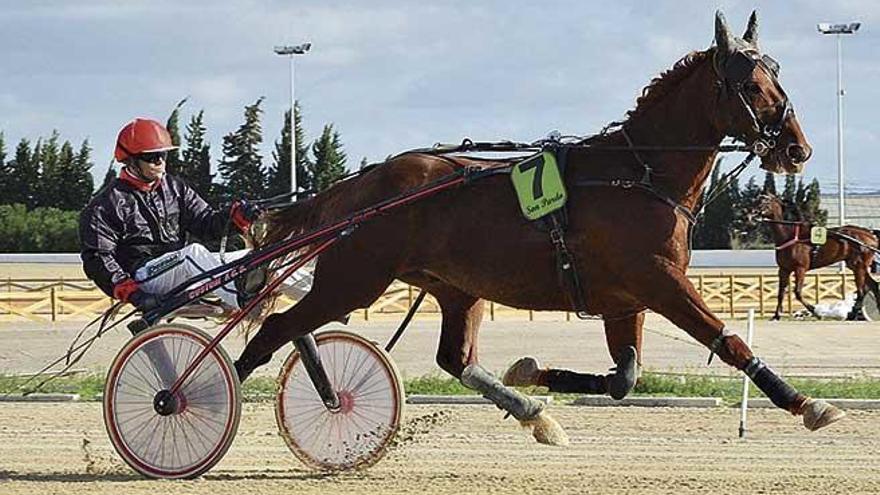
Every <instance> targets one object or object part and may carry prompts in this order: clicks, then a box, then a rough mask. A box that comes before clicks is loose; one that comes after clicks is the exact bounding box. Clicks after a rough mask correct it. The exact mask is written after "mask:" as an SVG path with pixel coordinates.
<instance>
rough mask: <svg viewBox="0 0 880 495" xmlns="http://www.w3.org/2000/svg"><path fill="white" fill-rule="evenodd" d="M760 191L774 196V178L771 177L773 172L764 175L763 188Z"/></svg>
mask: <svg viewBox="0 0 880 495" xmlns="http://www.w3.org/2000/svg"><path fill="white" fill-rule="evenodd" d="M761 191H762V192H764V193H765V194H772V195H774V196H776V176H775V175H773V172H767V173H765V174H764V187H762V188H761Z"/></svg>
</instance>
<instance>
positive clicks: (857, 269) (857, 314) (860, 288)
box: [846, 259, 876, 321]
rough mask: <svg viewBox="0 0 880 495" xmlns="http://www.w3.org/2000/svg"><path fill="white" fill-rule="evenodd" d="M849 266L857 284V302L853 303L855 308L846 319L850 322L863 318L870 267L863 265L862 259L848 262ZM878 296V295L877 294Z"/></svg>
mask: <svg viewBox="0 0 880 495" xmlns="http://www.w3.org/2000/svg"><path fill="white" fill-rule="evenodd" d="M847 266H848V267H849V269H850V270H852V272H853V277H854V278H855V282H856V300H855V302H854V303H853V307H852V309H851V310H850V312H849V314H848V315H846V319H847V320H848V321H854V320H858V319H860V318H861V316H862V304H864V300H865V294H866V293H867V286H868V278H869V277H870V276H869V275H868V266H869V265H867V266H866V265H865V264H864V263H862V260H861V259H856V260H854V261H849V260H848V261H847ZM875 295H876V294H875Z"/></svg>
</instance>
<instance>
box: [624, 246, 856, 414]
mask: <svg viewBox="0 0 880 495" xmlns="http://www.w3.org/2000/svg"><path fill="white" fill-rule="evenodd" d="M654 268H655V269H656V270H653V271H652V270H648V271H646V272H645V273H644V274H643V275H644V276H645V277H647V278H648V279H649V280H651V281H652V284H651V285H650V287H645V291H643V292H642V294H641V298H642V301H643V302H644V303H645V304H647V305H648V307H650V308H651V309H653V310H654V311H656V312H658V313H660V314H662V315H663V316H665V317H666V318H668V319H669V320H670V321H672V323H674V324H675V325H676V326H678V327H679V328H681V329H683V330H684V331H686V332H687V333H688V334H690V335H691V336H692V337H693V338H695V339H696V340H697V341H699V342H700V343H702V344H703V345H705V346H706V347H708V348H709V349H710V351H711V352H712V353H714V354H717V355H718V357H719V358H721V359H722V360H723V361H724V362H725V363H727V364H729V365H731V366H734V367H735V368H737V369H739V370H741V371H743V372H744V373H745V374H746V375H747V376H748V377H749V378H750V379H751V380H752V382H753V383H754V384H755V385H756V386H757V387H758V388H759V389H760V390H761V391H762V392H764V394H765V395H766V396H767V397H768V398H770V400H771V401H772V402H773V404H774V405H776V406H777V407H779V408H781V409H785V410H787V411H789V412H791V413H792V414H795V415H803V416H804V425H805V426H806V427H807V428H809V429H811V430H815V429H818V428H821V427H823V426H826V425H828V424H831V423H833V422H835V421H837V420H838V419H840V418H841V417H843V416H844V413H843V412H842V411H840V410H839V409H837V408H836V407H834V406H832V405H830V404H828V403H826V402H825V401H822V400H816V399H810V398H808V397H807V396H805V395H803V394H801V393H799V392H798V391H797V390H795V389H794V387H792V386H791V385H789V384H788V383H786V382H785V381H784V380H783V379H782V378H781V377H779V376H778V375H776V373H775V372H774V371H773V370H771V369H770V368H769V367H768V366H767V365H766V364H764V362H763V361H761V360H760V359H758V358H757V357H755V356H754V355H753V354H752V350H751V349H749V347H748V345H746V343H745V342H743V341H742V339H740V338H739V336H737V335H736V334H734V333H732V332H729V331H727V330H726V329H725V328H724V323H722V322H721V320H719V319H718V318H717V317H715V315H713V314H712V312H711V311H710V310H709V308H708V307H707V306H706V303H705V302H704V301H703V299H702V298H701V297H700V295H699V293H698V292H697V291H696V289H695V288H694V286H693V284H691V282H690V281H689V280H688V278H687V276H685V274H684V272H683V271H682V270H681V269H680V268H679V267H677V266H676V265H674V264H672V263H670V262H667V261H666V260H664V259H662V258H661V259H657V260H656V264H655V266H654Z"/></svg>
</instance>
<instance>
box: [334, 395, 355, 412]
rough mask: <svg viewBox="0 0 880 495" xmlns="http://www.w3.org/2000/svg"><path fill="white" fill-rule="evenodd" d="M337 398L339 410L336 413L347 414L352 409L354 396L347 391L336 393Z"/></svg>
mask: <svg viewBox="0 0 880 495" xmlns="http://www.w3.org/2000/svg"><path fill="white" fill-rule="evenodd" d="M336 396H337V397H339V409H338V410H337V411H336V412H339V413H342V414H348V413H350V412H351V411H352V410H353V409H354V396H353V395H352V394H351V392H349V391H348V390H343V391H341V392H336Z"/></svg>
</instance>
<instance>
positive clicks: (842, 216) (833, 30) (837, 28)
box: [816, 22, 861, 226]
mask: <svg viewBox="0 0 880 495" xmlns="http://www.w3.org/2000/svg"><path fill="white" fill-rule="evenodd" d="M859 26H861V23H859V22H850V23H848V24H831V23H827V22H822V23H819V24H818V25H816V28H817V29H818V30H819V32H820V33H822V34H833V35H834V36H835V37H837V205H838V211H837V217H838V221H839V222H840V225H841V226H843V225H844V224H845V223H846V213H845V211H846V210H845V204H844V188H843V185H844V174H843V95H844V91H843V57H842V54H841V52H842V49H843V48H842V43H841V35H843V34H855V33H856V31H858V30H859Z"/></svg>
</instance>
